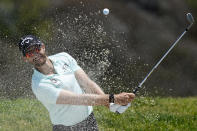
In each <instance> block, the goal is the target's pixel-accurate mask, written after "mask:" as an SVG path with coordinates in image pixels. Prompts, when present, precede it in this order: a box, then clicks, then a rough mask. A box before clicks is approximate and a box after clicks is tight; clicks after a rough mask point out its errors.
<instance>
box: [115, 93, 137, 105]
mask: <svg viewBox="0 0 197 131" xmlns="http://www.w3.org/2000/svg"><path fill="white" fill-rule="evenodd" d="M114 98H115V100H114V102H115V103H116V104H119V105H127V104H128V103H130V102H131V101H132V100H133V99H134V98H135V94H133V93H125V92H123V93H120V94H117V95H114Z"/></svg>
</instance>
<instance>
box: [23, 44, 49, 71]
mask: <svg viewBox="0 0 197 131" xmlns="http://www.w3.org/2000/svg"><path fill="white" fill-rule="evenodd" d="M24 58H25V60H26V61H27V62H29V63H30V64H32V65H34V67H40V66H42V65H44V64H45V63H46V59H47V57H46V54H45V46H44V45H42V46H41V47H40V48H38V47H37V46H31V47H29V48H28V49H27V51H26V56H25V57H24Z"/></svg>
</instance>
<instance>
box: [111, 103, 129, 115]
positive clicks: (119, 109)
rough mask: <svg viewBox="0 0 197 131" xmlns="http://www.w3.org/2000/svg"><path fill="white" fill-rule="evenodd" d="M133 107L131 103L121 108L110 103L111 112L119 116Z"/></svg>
mask: <svg viewBox="0 0 197 131" xmlns="http://www.w3.org/2000/svg"><path fill="white" fill-rule="evenodd" d="M130 106H131V103H129V104H128V105H126V106H121V105H119V104H115V103H110V111H111V112H115V113H118V114H122V113H123V112H125V111H126V110H127V109H128V108H129V107H130Z"/></svg>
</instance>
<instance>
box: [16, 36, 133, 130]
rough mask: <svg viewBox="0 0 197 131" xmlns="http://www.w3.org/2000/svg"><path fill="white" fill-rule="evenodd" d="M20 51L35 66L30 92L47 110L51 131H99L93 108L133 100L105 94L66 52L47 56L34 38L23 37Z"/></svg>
mask: <svg viewBox="0 0 197 131" xmlns="http://www.w3.org/2000/svg"><path fill="white" fill-rule="evenodd" d="M19 49H20V51H22V54H23V56H24V59H25V61H26V62H28V63H30V64H32V65H33V66H34V73H33V75H32V90H33V93H34V94H35V96H36V98H37V99H38V100H39V101H40V102H41V103H42V104H43V105H44V106H45V107H46V108H47V110H48V112H49V116H50V119H51V122H52V124H53V131H71V130H72V131H73V130H74V131H98V126H97V122H96V119H95V117H94V114H93V108H92V106H98V105H101V106H106V107H109V103H112V102H113V103H116V104H119V105H127V104H128V103H130V102H131V101H132V100H133V99H134V97H135V95H134V94H133V93H121V94H116V95H114V94H105V93H104V92H103V91H102V90H101V88H100V87H99V86H98V85H97V84H96V83H95V82H93V81H92V80H91V79H90V78H89V77H88V76H87V74H86V73H85V72H84V71H83V69H82V68H81V67H80V66H79V65H78V64H77V62H76V60H75V59H74V58H72V57H71V56H70V55H69V54H68V53H65V52H62V53H58V54H55V55H52V56H47V55H46V54H45V45H44V44H43V43H42V42H41V41H40V40H39V39H38V38H37V37H36V36H33V35H27V36H24V37H22V38H21V39H20V42H19Z"/></svg>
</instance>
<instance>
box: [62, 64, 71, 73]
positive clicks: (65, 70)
mask: <svg viewBox="0 0 197 131" xmlns="http://www.w3.org/2000/svg"><path fill="white" fill-rule="evenodd" d="M62 69H63V70H64V72H67V71H71V69H70V68H69V65H68V64H67V63H65V64H64V65H63V67H62Z"/></svg>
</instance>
